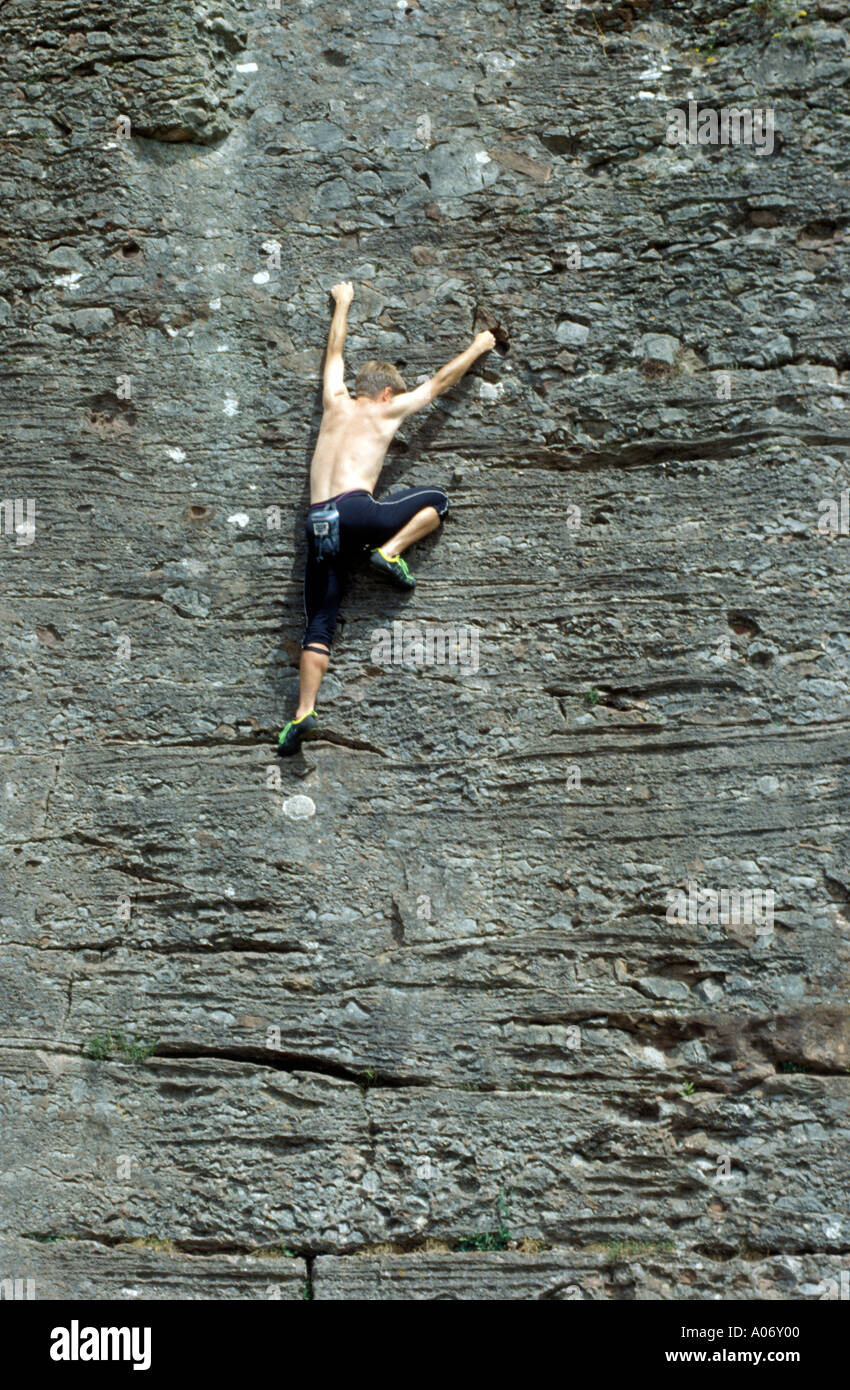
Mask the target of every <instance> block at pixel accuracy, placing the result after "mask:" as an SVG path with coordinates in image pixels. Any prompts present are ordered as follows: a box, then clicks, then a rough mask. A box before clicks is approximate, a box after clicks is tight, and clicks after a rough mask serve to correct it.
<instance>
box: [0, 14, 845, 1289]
mask: <svg viewBox="0 0 850 1390" xmlns="http://www.w3.org/2000/svg"><path fill="white" fill-rule="evenodd" d="M0 37H2V40H3V50H4V53H5V54H6V55H7V62H6V65H5V77H4V85H5V92H4V100H3V117H2V146H3V154H4V158H3V168H2V175H0V179H2V193H3V198H2V203H0V218H2V246H3V262H4V272H3V278H2V282H0V334H2V340H3V355H2V374H3V379H4V387H5V389H4V391H3V393H2V401H0V410H2V426H3V438H4V457H3V469H2V477H3V486H2V499H3V502H4V506H3V533H2V535H0V545H2V561H3V565H4V573H5V579H6V585H5V590H4V592H5V598H4V602H3V632H2V643H3V659H4V668H5V678H4V685H3V688H4V700H5V718H4V721H3V734H2V745H1V746H2V779H0V780H2V797H0V806H2V812H3V817H4V831H3V841H4V847H3V851H2V854H3V886H2V903H0V911H2V941H1V942H0V964H2V975H3V980H4V989H3V991H2V998H0V1009H2V1026H0V1053H2V1057H1V1058H0V1072H2V1083H0V1121H2V1133H3V1136H4V1141H3V1142H4V1150H5V1156H4V1160H3V1165H2V1166H3V1181H2V1184H0V1193H2V1196H0V1207H1V1208H2V1211H0V1228H2V1230H3V1231H4V1232H5V1233H6V1234H5V1236H4V1237H3V1243H2V1245H0V1252H2V1253H1V1254H0V1279H2V1280H7V1279H8V1280H13V1281H14V1280H15V1279H17V1280H24V1281H26V1280H31V1281H33V1287H34V1289H35V1296H36V1297H79V1298H105V1297H125V1298H133V1297H139V1296H144V1297H161V1298H175V1297H177V1298H181V1297H182V1298H252V1297H282V1298H290V1297H302V1296H307V1297H309V1296H311V1295H312V1296H313V1297H315V1298H317V1299H326V1298H351V1297H358V1298H359V1297H363V1298H380V1299H415V1298H422V1297H427V1298H468V1297H476V1298H518V1299H525V1298H528V1299H535V1298H553V1299H562V1298H563V1299H566V1298H586V1299H593V1298H610V1299H618V1298H619V1299H626V1298H628V1299H633V1298H634V1299H655V1298H714V1297H731V1298H742V1299H761V1298H764V1299H771V1298H780V1297H781V1298H792V1299H804V1298H821V1297H824V1298H828V1297H840V1296H842V1294H841V1290H842V1289H845V1288H846V1282H847V1270H848V1269H850V1218H848V1213H847V1203H846V1191H847V1181H848V1168H847V1139H848V1133H847V1131H848V1106H847V1102H848V1098H849V1097H850V1030H848V1004H847V983H848V930H849V929H850V911H848V904H850V865H848V828H847V811H848V795H847V793H848V784H847V771H846V769H847V742H846V740H847V733H848V721H850V686H848V676H850V634H848V625H847V593H848V588H847V581H848V568H850V566H848V555H850V538H848V531H850V507H848V502H850V492H848V489H850V427H848V377H847V368H848V332H847V318H848V315H847V309H848V298H850V279H848V274H847V269H848V267H847V240H846V228H847V214H848V185H847V171H848V155H847V144H846V132H847V128H848V110H847V79H848V74H849V73H850V54H848V46H850V22H849V21H848V19H847V16H846V7H845V6H844V5H843V4H839V3H838V0H829V3H810V4H808V6H807V7H806V10H805V12H801V13H798V12H797V9H796V7H794V6H782V5H774V4H766V3H765V4H760V3H755V4H745V3H737V4H736V3H728V4H725V5H723V6H718V5H717V4H713V3H712V4H709V3H704V2H703V0H676V2H675V3H667V4H665V3H658V4H653V5H651V6H650V5H649V4H648V3H647V0H631V3H629V4H628V5H621V4H613V3H612V4H594V5H593V6H590V5H587V6H583V5H578V6H575V7H574V6H571V5H567V6H565V5H563V4H561V3H552V0H524V2H523V3H522V4H519V3H512V0H498V3H497V2H496V0H457V2H456V3H455V4H452V5H450V6H449V5H445V4H437V0H401V3H399V4H390V3H388V0H380V3H378V0H364V3H362V4H359V5H358V6H356V7H355V6H353V5H352V6H351V7H350V8H345V7H340V6H339V5H338V4H336V3H334V4H331V3H329V0H315V3H308V0H303V2H302V3H297V0H281V3H280V5H279V6H277V7H275V6H271V5H269V6H266V5H264V4H260V3H259V0H257V2H256V3H251V4H248V3H245V4H235V3H229V4H221V5H219V4H213V3H205V4H186V3H182V0H181V3H177V0H144V3H142V0H131V2H130V3H126V4H123V5H122V6H120V7H118V9H117V10H116V9H114V8H113V9H112V10H111V12H110V13H109V14H108V15H107V14H106V13H105V10H104V7H103V6H100V5H96V4H92V3H85V0H83V3H74V4H71V3H68V2H67V0H55V3H53V4H51V5H50V6H43V5H38V4H35V3H33V0H10V3H7V4H5V5H4V6H3V7H2V10H0ZM689 103H693V105H692V106H689ZM729 107H734V108H736V109H741V110H746V111H747V112H749V113H750V114H751V116H752V113H753V112H754V111H755V112H756V116H753V117H752V122H751V129H750V135H751V139H750V143H746V140H745V139H744V138H743V137H744V136H745V135H746V130H747V127H746V124H745V123H744V122H743V120H740V121H739V122H738V124H737V126H736V129H737V133H738V134H739V135H740V136H741V137H742V138H741V139H740V140H738V141H737V142H734V141H731V140H729V141H727V142H726V143H725V144H723V143H710V137H711V135H712V125H711V120H712V117H711V114H710V113H712V112H714V113H717V112H719V111H720V110H721V108H729ZM675 110H678V111H680V112H681V113H682V115H681V119H682V120H683V121H690V122H691V124H690V125H689V126H688V127H687V132H690V133H693V134H694V136H695V142H691V141H690V135H689V134H688V133H687V132H686V134H685V137H684V138H685V141H686V143H684V144H675V143H672V140H671V139H670V138H668V134H669V132H670V131H671V130H674V128H675V122H673V124H672V125H671V121H672V119H673V118H671V116H670V114H669V113H671V112H673V111H675ZM768 110H769V111H770V113H771V115H770V118H768V116H767V114H766V113H767V112H768ZM706 113H709V114H708V115H706ZM700 122H701V123H702V124H701V125H700V124H698V123H700ZM699 130H702V131H703V133H704V134H705V135H706V142H703V143H700V141H699V135H698V133H699ZM718 130H722V127H721V126H718ZM759 135H761V136H762V137H763V138H762V140H761V143H760V144H759V143H757V137H758V136H759ZM768 135H769V136H770V138H769V139H768V138H767V137H768ZM718 139H719V136H718ZM340 278H350V279H352V280H353V281H354V284H355V301H354V305H353V308H352V312H351V319H350V332H349V341H348V347H347V362H348V367H349V371H350V375H353V371H352V369H353V368H355V367H356V366H357V365H358V364H359V363H361V362H362V361H364V360H365V359H366V358H367V357H372V356H376V357H386V358H389V359H391V360H392V361H394V362H396V363H398V364H399V366H400V368H401V370H402V371H403V372H404V374H405V375H406V378H407V380H408V381H409V382H410V383H411V384H412V383H415V382H416V381H417V380H419V379H421V378H422V377H423V376H424V374H425V373H430V372H431V371H433V370H434V369H435V368H436V367H437V366H438V365H439V364H440V363H441V362H442V361H445V360H447V359H448V358H450V357H452V356H454V355H455V354H456V353H457V352H459V351H460V350H461V349H462V348H463V347H464V346H465V345H466V342H467V341H468V339H469V337H470V335H471V333H472V329H473V324H474V322H476V321H480V318H479V320H476V309H477V307H478V306H483V308H484V310H485V311H486V312H489V313H490V314H492V315H495V316H496V318H497V319H498V321H499V322H500V323H501V324H504V325H505V327H506V328H507V331H508V335H509V342H508V343H503V344H501V351H500V352H498V353H496V352H494V353H493V354H491V355H490V356H489V357H488V358H486V359H484V360H483V361H482V363H481V364H479V366H478V367H477V368H476V369H475V371H474V372H473V373H472V374H471V375H470V376H469V377H467V378H466V379H465V380H464V382H463V383H462V384H461V385H460V386H458V387H457V388H455V389H454V390H453V391H452V392H451V393H449V394H448V395H446V396H444V397H442V398H441V399H440V401H439V402H438V403H437V404H436V405H435V406H433V407H432V408H431V410H430V411H429V412H428V414H427V415H423V416H417V417H413V419H412V420H411V421H410V422H409V424H408V425H407V426H406V428H405V430H404V431H403V434H404V437H403V439H399V440H398V441H397V443H396V445H395V446H394V448H393V450H392V451H391V454H390V457H389V460H388V465H387V469H386V480H387V482H388V483H389V484H401V485H411V484H417V483H423V482H433V483H435V484H437V485H439V486H442V487H445V488H446V489H447V491H448V492H449V494H450V496H451V501H452V510H451V514H450V518H449V520H448V522H447V524H446V526H445V528H444V530H443V532H442V534H441V535H440V536H438V537H436V538H432V539H429V541H427V542H426V543H425V544H424V545H423V546H422V547H420V548H419V550H418V552H417V553H415V554H414V555H413V559H412V564H413V568H414V570H415V572H416V574H417V577H418V580H419V584H418V587H417V590H416V593H415V596H414V597H413V598H412V599H410V600H406V599H403V598H400V597H398V596H396V595H394V594H389V593H388V591H387V590H386V589H383V588H379V586H378V585H377V584H375V583H374V582H373V580H372V579H371V578H370V576H369V575H368V573H363V574H362V575H358V576H357V578H356V580H355V582H354V585H353V588H352V592H351V595H350V598H349V600H348V602H347V605H346V608H345V610H344V612H345V616H346V618H347V621H346V623H345V625H344V628H343V629H341V631H340V638H339V641H338V644H337V647H336V649H335V652H334V660H333V664H332V671H331V675H330V676H329V678H328V680H327V682H326V685H325V687H324V689H323V692H322V702H321V707H320V708H321V714H322V719H323V728H324V730H325V736H324V738H323V739H322V740H321V741H319V742H317V743H314V744H310V745H308V746H307V747H306V748H305V751H304V753H303V755H301V756H299V757H298V758H297V759H296V760H295V761H294V763H286V764H280V763H278V762H276V760H275V758H274V755H273V754H274V749H273V742H274V739H275V736H276V733H277V730H278V728H279V727H280V725H281V723H282V722H283V720H284V719H285V718H286V717H287V716H288V714H289V712H290V711H291V708H292V701H293V693H294V688H295V670H296V661H297V656H298V644H299V639H300V632H301V624H302V609H301V587H300V586H301V569H302V565H303V559H304V554H303V542H302V521H303V512H304V508H305V505H306V500H307V467H308V463H309V458H310V453H311V449H312V444H313V440H314V437H315V430H316V427H317V424H318V419H319V413H320V392H319V373H320V367H321V358H322V351H323V347H324V341H325V335H326V332H327V327H328V321H329V301H328V296H327V290H328V288H329V286H330V285H331V284H333V283H334V282H335V281H336V280H338V279H340ZM842 1281H843V1282H842ZM9 1287H14V1286H13V1285H10V1286H9ZM7 1291H8V1290H7ZM844 1296H845V1297H846V1293H845V1294H844Z"/></svg>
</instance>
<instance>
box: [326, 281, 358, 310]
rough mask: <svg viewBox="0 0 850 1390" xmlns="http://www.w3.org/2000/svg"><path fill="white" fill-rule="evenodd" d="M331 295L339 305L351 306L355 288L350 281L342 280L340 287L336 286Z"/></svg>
mask: <svg viewBox="0 0 850 1390" xmlns="http://www.w3.org/2000/svg"><path fill="white" fill-rule="evenodd" d="M331 294H332V295H333V297H334V299H335V300H336V302H337V304H350V303H351V301H352V299H353V298H354V286H353V285H352V283H351V281H350V280H340V282H339V284H338V285H334V287H333V289H332V290H331Z"/></svg>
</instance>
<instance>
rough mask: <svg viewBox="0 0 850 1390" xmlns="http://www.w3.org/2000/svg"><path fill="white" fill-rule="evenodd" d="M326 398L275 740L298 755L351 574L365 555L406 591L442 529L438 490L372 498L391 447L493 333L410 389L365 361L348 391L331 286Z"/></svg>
mask: <svg viewBox="0 0 850 1390" xmlns="http://www.w3.org/2000/svg"><path fill="white" fill-rule="evenodd" d="M331 294H332V295H333V298H334V300H335V308H334V314H333V319H332V321H331V328H330V333H329V335H328V346H327V352H326V354H325V368H324V378H323V391H322V406H323V413H322V423H321V427H320V429H319V436H318V439H317V440H316V448H315V451H314V453H313V459H312V462H311V464H310V509H309V511H308V513H307V521H306V525H305V531H306V533H307V569H306V572H305V575H304V612H305V615H306V619H307V624H306V627H305V629H304V637H303V640H302V642H301V649H302V650H301V662H300V666H299V687H298V707H297V709H296V711H295V713H294V715H293V717H292V718H291V719H290V720H289V722H288V724H287V725H286V726H285V728H284V729H283V730H282V731H281V733H280V735H279V736H278V752H280V753H284V754H289V753H294V752H295V751H296V749H297V748H298V747H299V745H300V744H301V741H302V739H304V738H309V737H311V736H313V737H315V735H316V733H317V730H318V719H317V717H316V710H315V704H316V696H317V695H318V692H319V686H320V685H321V683H322V679H323V677H324V675H325V672H326V671H327V669H328V664H329V661H330V649H331V642H332V641H333V635H334V628H335V627H336V621H337V615H338V613H339V605H340V602H341V600H342V597H343V594H344V592H345V587H346V580H347V578H348V574H349V572H350V570H351V568H352V566H353V564H354V563H355V561H356V560H357V558H358V557H359V556H360V555H361V554H362V553H363V552H364V551H365V550H367V549H368V550H369V551H370V556H369V562H370V564H371V566H372V568H373V569H374V570H375V571H376V573H377V574H378V575H380V576H381V577H382V578H384V579H386V580H388V581H389V582H390V583H392V584H394V585H396V586H397V587H398V588H400V589H412V588H413V587H414V585H415V583H416V581H415V579H414V578H413V576H412V575H411V573H410V570H409V569H408V566H407V563H406V561H405V560H403V559H402V552H403V551H405V550H407V548H408V546H410V545H412V544H413V542H414V541H418V540H421V539H422V537H423V536H427V535H428V534H429V532H431V531H433V530H435V529H436V527H438V526H439V524H440V522H441V521H442V519H443V517H444V516H445V515H446V513H447V511H448V509H449V499H448V497H447V496H446V494H445V493H444V492H443V491H442V490H441V489H440V488H437V487H410V488H404V489H403V491H401V492H396V493H393V494H391V495H390V496H389V497H385V498H382V499H381V501H376V500H375V498H374V497H373V496H372V493H373V490H374V488H375V484H376V483H377V481H378V477H379V474H380V472H381V468H382V467H383V463H384V457H385V455H386V452H387V449H388V448H389V445H390V442H391V440H392V438H393V435H394V434H395V432H396V430H397V429H398V428H399V426H400V425H401V423H402V421H403V420H406V419H407V417H408V415H412V414H413V413H414V411H416V410H421V409H422V408H423V406H426V405H430V403H431V401H433V400H435V399H436V397H437V396H439V395H440V394H441V392H443V391H446V390H447V389H448V388H449V387H450V386H453V385H454V384H455V382H456V381H459V380H460V378H461V377H462V376H463V374H464V373H465V372H466V371H467V370H468V369H469V368H470V367H471V366H472V364H473V362H475V361H476V360H477V359H478V358H479V357H481V356H482V354H483V353H485V352H489V351H490V350H491V349H492V348H493V347H495V345H496V338H495V337H494V335H493V334H492V333H491V332H490V331H489V330H484V331H483V332H481V333H478V334H476V336H475V338H474V339H473V341H472V343H471V344H470V346H469V347H468V348H467V349H466V351H465V352H462V353H461V354H460V356H459V357H455V358H454V360H453V361H451V362H448V363H447V364H446V366H444V367H441V368H440V370H439V371H438V372H437V373H436V374H435V375H434V376H432V377H431V379H430V380H429V381H426V382H423V384H422V385H421V386H417V387H416V388H415V389H414V390H413V391H408V389H407V387H406V386H405V383H404V381H403V379H402V377H401V376H400V374H399V373H398V371H397V370H396V368H395V367H394V366H393V365H392V363H391V362H375V361H372V362H367V363H366V364H365V366H363V367H361V368H360V370H359V372H358V373H357V376H356V377H355V380H354V396H353V397H352V396H350V395H349V393H348V391H347V389H346V386H345V369H344V366H343V360H342V349H343V344H344V342H345V331H346V325H347V320H348V308H349V305H350V304H351V301H352V299H353V298H354V289H353V287H352V285H351V283H350V282H349V281H347V280H344V281H341V282H340V283H339V284H338V285H334V287H333V289H332V290H331Z"/></svg>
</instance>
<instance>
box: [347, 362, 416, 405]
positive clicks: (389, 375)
mask: <svg viewBox="0 0 850 1390" xmlns="http://www.w3.org/2000/svg"><path fill="white" fill-rule="evenodd" d="M406 390H407V387H406V386H405V384H404V378H403V377H402V375H401V373H400V372H398V371H396V369H395V367H394V366H393V364H392V362H367V363H366V364H365V366H363V367H361V368H360V371H359V372H358V373H357V375H356V377H355V378H354V394H355V396H371V398H372V400H384V401H386V400H389V399H390V396H395V395H397V394H398V392H399V391H406Z"/></svg>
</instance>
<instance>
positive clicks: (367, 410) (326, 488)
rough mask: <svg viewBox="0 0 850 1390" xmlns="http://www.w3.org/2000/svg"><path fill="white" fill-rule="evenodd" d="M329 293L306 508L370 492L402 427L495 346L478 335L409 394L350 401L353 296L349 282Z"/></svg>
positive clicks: (488, 336) (386, 393) (488, 338)
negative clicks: (346, 354) (348, 341)
mask: <svg viewBox="0 0 850 1390" xmlns="http://www.w3.org/2000/svg"><path fill="white" fill-rule="evenodd" d="M331 293H332V295H333V297H334V299H335V301H336V309H335V310H334V316H333V322H332V323H331V330H330V335H329V337H328V348H327V353H326V356H325V372H324V389H323V393H322V401H323V406H324V411H323V414H322V423H321V426H320V429H319V437H318V439H317V440H316V448H315V450H314V452H313V459H312V462H311V464H310V501H311V502H324V501H326V500H327V499H328V498H329V497H337V496H338V495H339V494H340V493H341V492H348V491H350V490H351V489H352V488H365V489H366V491H367V492H372V491H374V488H375V484H376V483H377V481H378V478H379V476H380V473H381V469H382V467H383V464H384V459H385V457H386V453H387V449H388V448H389V446H390V444H391V442H392V439H393V436H394V434H395V433H396V431H397V429H398V428H399V426H400V425H401V423H402V421H403V420H405V419H406V418H407V416H408V415H412V414H413V412H414V411H416V410H421V409H422V408H423V407H424V406H426V405H430V403H431V401H433V400H434V399H435V397H436V396H438V395H439V394H440V393H441V391H445V390H447V389H448V387H449V386H452V385H454V383H455V382H456V381H459V380H460V378H461V377H462V376H463V374H464V372H466V371H467V369H468V368H469V367H471V365H472V363H473V362H474V361H475V360H476V358H478V357H480V356H481V355H482V353H485V352H489V351H490V349H491V348H493V347H494V346H495V343H496V340H495V338H494V337H493V334H492V333H489V332H484V333H479V334H478V335H477V337H476V338H475V340H474V341H473V343H472V345H471V346H470V347H468V348H467V349H466V352H463V353H461V355H460V356H459V357H456V358H455V359H454V361H452V362H449V363H448V364H447V365H446V366H445V367H441V368H440V370H439V371H438V372H437V373H436V374H435V375H434V376H433V377H432V378H431V379H430V381H426V382H424V383H423V384H422V385H421V386H418V387H417V388H416V389H415V390H413V391H396V392H394V391H393V388H392V387H391V386H386V387H384V388H383V390H382V391H381V392H380V393H379V394H378V395H377V396H367V395H361V396H354V397H352V396H350V395H349V393H348V391H347V389H346V386H345V379H344V375H345V372H344V365H343V359H342V348H343V344H344V342H345V330H346V323H347V316H348V306H349V305H350V303H351V300H352V298H353V297H354V291H353V289H352V286H351V284H350V283H349V282H348V281H342V282H341V283H340V284H338V285H334V287H333V289H332V291H331Z"/></svg>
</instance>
